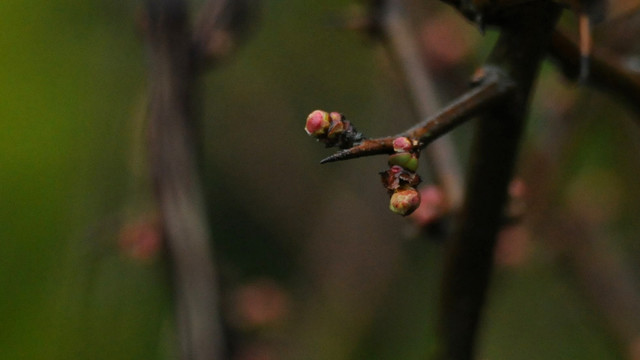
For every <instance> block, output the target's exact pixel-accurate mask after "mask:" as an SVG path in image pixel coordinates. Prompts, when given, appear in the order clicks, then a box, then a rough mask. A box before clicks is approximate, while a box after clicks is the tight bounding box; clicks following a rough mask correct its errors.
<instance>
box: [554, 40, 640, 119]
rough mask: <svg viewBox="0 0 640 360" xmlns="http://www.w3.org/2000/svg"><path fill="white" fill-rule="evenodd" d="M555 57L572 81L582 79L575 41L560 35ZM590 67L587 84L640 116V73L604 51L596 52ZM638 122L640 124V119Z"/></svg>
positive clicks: (555, 42)
mask: <svg viewBox="0 0 640 360" xmlns="http://www.w3.org/2000/svg"><path fill="white" fill-rule="evenodd" d="M551 55H552V56H553V57H554V58H555V60H557V62H558V63H559V66H560V69H561V70H562V71H563V72H564V74H565V75H566V76H567V77H568V78H569V79H573V80H575V79H577V78H578V76H579V72H580V70H579V68H580V50H579V48H578V44H577V43H576V41H575V40H573V39H571V38H569V37H568V36H567V35H565V34H564V33H562V32H560V31H556V32H555V33H554V34H553V38H552V46H551ZM590 63H591V64H590V70H589V72H590V74H589V77H588V79H587V83H588V84H590V85H592V86H593V87H595V88H597V89H601V90H605V91H608V92H610V93H612V94H614V95H615V96H616V97H618V98H620V99H622V100H624V101H625V103H626V104H627V106H629V107H630V108H632V109H633V110H634V111H635V112H636V113H640V73H639V72H637V71H632V70H630V69H629V68H628V67H627V66H626V65H625V64H624V63H623V62H622V61H621V59H620V58H619V57H616V56H615V55H614V54H612V53H611V52H609V51H607V50H606V49H604V48H602V47H595V48H594V49H593V53H592V54H591V60H590ZM635 119H636V121H638V122H639V123H640V120H638V119H640V116H636V117H635Z"/></svg>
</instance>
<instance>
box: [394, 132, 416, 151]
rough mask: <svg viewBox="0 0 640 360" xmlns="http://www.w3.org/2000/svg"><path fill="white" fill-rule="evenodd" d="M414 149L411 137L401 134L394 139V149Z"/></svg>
mask: <svg viewBox="0 0 640 360" xmlns="http://www.w3.org/2000/svg"><path fill="white" fill-rule="evenodd" d="M412 149H413V143H412V142H411V140H409V138H407V137H404V136H400V137H397V138H395V139H394V140H393V151H395V152H409V151H411V150H412Z"/></svg>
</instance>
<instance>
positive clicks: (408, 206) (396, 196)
mask: <svg viewBox="0 0 640 360" xmlns="http://www.w3.org/2000/svg"><path fill="white" fill-rule="evenodd" d="M418 206H420V193H419V192H418V191H417V190H416V189H415V188H413V187H411V186H403V187H401V188H398V189H397V190H396V191H394V193H393V195H391V200H389V209H390V210H391V211H393V212H394V213H396V214H399V215H402V216H407V215H409V214H411V213H412V212H413V211H414V210H415V209H417V208H418Z"/></svg>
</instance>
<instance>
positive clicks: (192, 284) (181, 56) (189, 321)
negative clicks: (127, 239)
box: [147, 0, 223, 360]
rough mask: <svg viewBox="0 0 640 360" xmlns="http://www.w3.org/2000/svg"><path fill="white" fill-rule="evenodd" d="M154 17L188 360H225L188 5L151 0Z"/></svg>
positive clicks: (175, 272) (165, 194)
mask: <svg viewBox="0 0 640 360" xmlns="http://www.w3.org/2000/svg"><path fill="white" fill-rule="evenodd" d="M147 16H148V22H149V28H148V30H149V32H148V45H149V57H150V67H151V70H150V74H149V82H150V93H149V104H148V142H149V144H148V145H149V157H150V162H151V173H152V180H153V183H154V186H155V193H156V198H157V201H158V205H159V207H160V213H161V219H162V227H163V231H164V237H165V242H166V245H167V253H168V257H169V260H170V263H171V271H172V276H173V279H172V280H173V286H174V296H175V302H176V313H177V326H178V332H179V335H180V343H181V347H182V356H181V359H183V360H211V359H222V349H223V340H222V331H221V325H220V316H219V314H218V298H217V279H216V273H215V266H214V262H213V257H212V249H211V246H210V240H211V239H210V238H211V236H210V234H209V229H208V225H207V217H206V214H205V206H204V204H203V199H204V196H203V191H202V186H201V184H200V178H199V174H198V170H197V168H198V166H197V164H196V153H197V152H196V149H195V148H196V141H195V135H194V130H193V127H194V125H195V124H194V119H193V114H192V113H193V111H192V110H193V109H192V101H193V94H192V92H193V87H194V83H195V78H196V71H195V68H194V66H193V65H194V64H193V58H192V52H191V50H192V49H191V32H190V30H189V27H188V18H187V6H186V3H185V2H184V1H181V0H149V1H147Z"/></svg>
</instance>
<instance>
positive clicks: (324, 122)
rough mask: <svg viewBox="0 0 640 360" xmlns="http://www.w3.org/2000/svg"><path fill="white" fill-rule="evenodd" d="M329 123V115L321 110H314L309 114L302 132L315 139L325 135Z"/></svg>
mask: <svg viewBox="0 0 640 360" xmlns="http://www.w3.org/2000/svg"><path fill="white" fill-rule="evenodd" d="M330 125H331V122H330V121H329V113H327V112H326V111H322V110H316V111H314V112H312V113H311V114H309V116H308V117H307V123H306V125H305V127H304V131H306V132H307V134H309V135H311V136H315V137H319V136H322V135H325V134H326V133H327V130H328V129H329V126H330Z"/></svg>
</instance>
